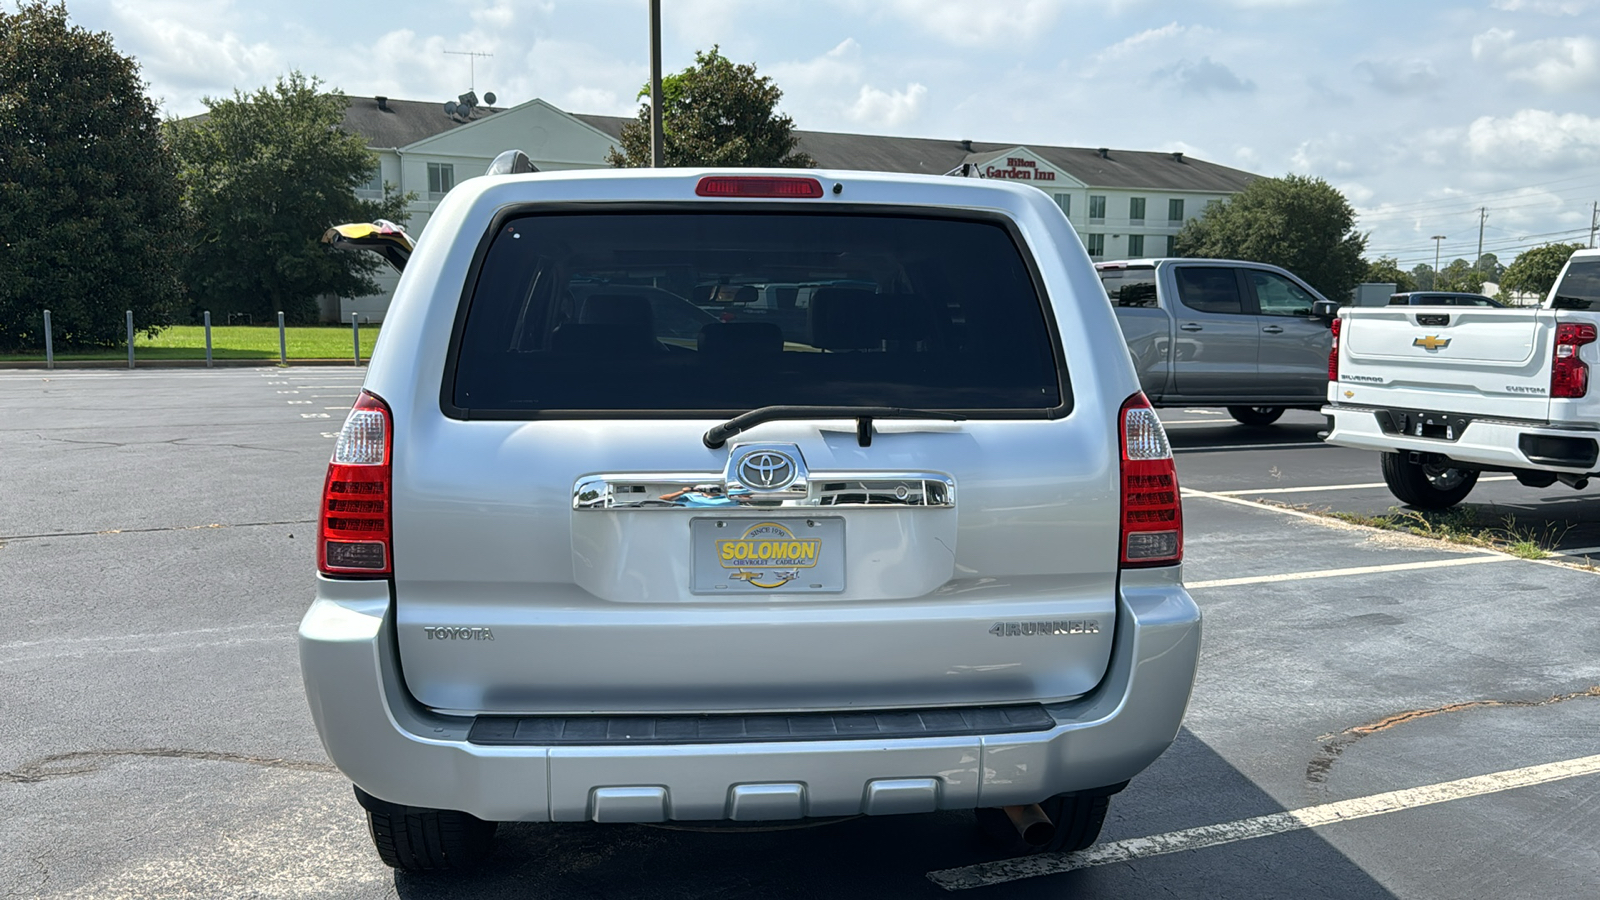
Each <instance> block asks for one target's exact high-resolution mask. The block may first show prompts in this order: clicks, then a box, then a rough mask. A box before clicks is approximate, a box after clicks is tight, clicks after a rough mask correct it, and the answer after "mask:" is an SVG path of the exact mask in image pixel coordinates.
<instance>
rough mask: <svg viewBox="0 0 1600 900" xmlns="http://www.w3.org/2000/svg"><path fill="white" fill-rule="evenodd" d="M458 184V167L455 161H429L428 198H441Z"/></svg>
mask: <svg viewBox="0 0 1600 900" xmlns="http://www.w3.org/2000/svg"><path fill="white" fill-rule="evenodd" d="M455 186H456V167H455V165H454V164H453V163H433V162H431V163H428V199H429V200H439V199H441V198H443V197H444V195H445V194H448V193H450V189H451V188H453V187H455Z"/></svg>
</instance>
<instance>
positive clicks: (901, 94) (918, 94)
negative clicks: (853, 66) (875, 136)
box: [846, 82, 928, 128]
mask: <svg viewBox="0 0 1600 900" xmlns="http://www.w3.org/2000/svg"><path fill="white" fill-rule="evenodd" d="M927 95H928V89H927V88H926V87H925V86H923V85H921V84H918V83H916V82H912V83H911V84H908V85H906V89H905V90H903V91H883V90H879V89H878V88H875V87H873V86H872V85H870V84H863V85H862V86H861V93H860V94H859V95H857V97H856V102H855V103H853V104H852V105H851V106H850V108H849V110H847V111H846V115H848V116H849V117H850V120H851V121H853V122H860V123H862V124H866V125H875V126H878V127H882V128H893V127H895V126H897V125H904V124H905V123H907V122H910V121H912V120H913V119H915V118H916V117H917V116H918V115H919V114H920V113H921V112H922V101H923V98H925V97H926V96H927Z"/></svg>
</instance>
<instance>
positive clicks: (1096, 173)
mask: <svg viewBox="0 0 1600 900" xmlns="http://www.w3.org/2000/svg"><path fill="white" fill-rule="evenodd" d="M573 118H575V119H578V120H580V121H582V122H586V123H588V124H590V125H592V126H594V127H595V128H598V129H599V130H601V131H603V132H605V133H606V134H609V135H611V136H612V137H614V138H618V139H620V138H621V136H622V126H623V125H624V124H625V123H627V122H631V121H633V120H632V119H624V118H619V117H617V116H590V115H583V114H581V113H574V114H573ZM795 134H796V135H799V137H800V145H799V149H800V150H802V151H804V152H806V153H808V154H810V155H811V158H812V159H815V160H816V161H817V165H819V166H821V167H823V168H825V169H865V170H868V171H873V172H905V173H909V174H920V175H944V174H947V173H949V172H950V171H952V170H954V169H957V168H960V166H961V164H962V163H963V162H985V161H988V160H990V159H993V158H994V156H995V154H997V153H999V152H1001V151H1004V150H1014V149H1017V148H1019V147H1023V146H1025V147H1026V148H1027V149H1028V150H1030V151H1032V152H1033V154H1034V155H1036V156H1038V157H1039V158H1040V159H1043V160H1044V161H1046V162H1048V163H1050V164H1051V165H1053V166H1055V167H1056V168H1058V169H1060V170H1061V171H1063V172H1065V173H1067V174H1068V175H1071V176H1072V177H1073V178H1076V179H1078V180H1079V181H1081V182H1083V183H1084V184H1087V185H1090V186H1092V187H1116V188H1134V189H1144V190H1168V191H1214V192H1217V193H1234V192H1237V191H1242V190H1244V188H1245V186H1246V185H1248V184H1249V183H1250V182H1252V181H1254V180H1255V179H1256V178H1258V177H1260V176H1257V175H1255V174H1252V173H1250V172H1245V171H1242V170H1240V169H1231V168H1229V167H1227V166H1219V165H1217V164H1216V163H1211V162H1206V161H1205V160H1203V159H1195V158H1194V157H1192V156H1186V155H1184V154H1181V153H1180V154H1172V153H1157V152H1152V151H1148V150H1110V149H1108V150H1106V151H1105V152H1104V155H1102V152H1101V150H1100V149H1099V148H1090V147H1051V146H1046V145H1041V144H1026V145H1022V144H996V143H992V142H986V141H949V140H940V139H937V138H910V137H890V136H887V135H878V134H844V133H840V132H833V131H801V130H799V129H796V130H795Z"/></svg>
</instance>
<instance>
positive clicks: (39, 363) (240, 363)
mask: <svg viewBox="0 0 1600 900" xmlns="http://www.w3.org/2000/svg"><path fill="white" fill-rule="evenodd" d="M367 362H368V360H362V362H361V365H360V366H359V368H366V365H367ZM278 365H279V364H278V361H277V360H275V359H213V360H212V363H211V367H212V368H217V369H232V368H245V367H252V366H253V367H258V368H263V367H269V366H270V367H274V368H276V367H278ZM295 366H344V367H346V368H349V369H354V368H358V367H357V366H356V365H355V363H354V362H353V361H352V360H348V359H291V360H289V365H288V368H293V367H295ZM127 368H128V361H127V360H125V359H58V360H56V369H124V370H125V369H127ZM135 368H136V369H204V368H206V361H205V360H204V359H152V360H150V361H148V362H145V361H141V360H136V361H135ZM5 369H46V366H45V363H44V360H42V359H41V360H13V361H10V362H0V370H5ZM46 370H47V369H46ZM47 371H48V370H47Z"/></svg>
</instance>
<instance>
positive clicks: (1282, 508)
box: [1181, 488, 1328, 523]
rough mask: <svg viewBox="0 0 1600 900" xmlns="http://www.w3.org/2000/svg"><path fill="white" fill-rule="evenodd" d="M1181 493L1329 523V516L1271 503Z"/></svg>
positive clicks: (1187, 490) (1190, 491)
mask: <svg viewBox="0 0 1600 900" xmlns="http://www.w3.org/2000/svg"><path fill="white" fill-rule="evenodd" d="M1181 493H1182V494H1183V496H1185V497H1203V498H1205V499H1207V500H1216V501H1219V502H1221V503H1232V504H1235V505H1236V506H1248V507H1250V508H1251V509H1264V510H1266V511H1268V512H1275V513H1282V514H1284V515H1286V516H1297V517H1299V518H1301V519H1310V520H1312V521H1314V522H1323V523H1326V522H1327V521H1328V517H1327V516H1319V515H1315V514H1313V513H1308V512H1301V511H1300V510H1298V509H1290V508H1288V507H1287V506H1274V505H1272V504H1270V503H1262V502H1261V501H1259V500H1245V499H1242V498H1239V497H1229V496H1228V495H1226V494H1214V493H1212V492H1211V491H1198V490H1195V489H1194V488H1182V489H1181Z"/></svg>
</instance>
